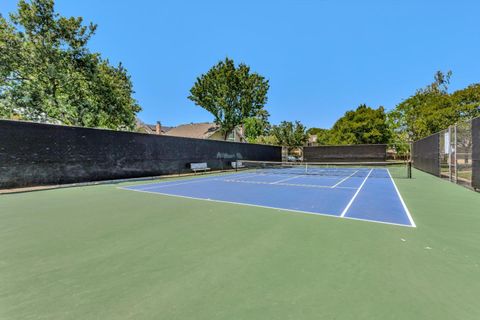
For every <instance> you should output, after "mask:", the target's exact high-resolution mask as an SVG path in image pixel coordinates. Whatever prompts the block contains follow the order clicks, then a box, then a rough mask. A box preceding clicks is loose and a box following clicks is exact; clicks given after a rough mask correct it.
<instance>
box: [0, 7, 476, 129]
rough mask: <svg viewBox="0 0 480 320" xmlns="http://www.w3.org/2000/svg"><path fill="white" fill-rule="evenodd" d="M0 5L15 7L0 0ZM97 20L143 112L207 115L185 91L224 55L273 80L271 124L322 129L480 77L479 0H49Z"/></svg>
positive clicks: (166, 120) (166, 116)
mask: <svg viewBox="0 0 480 320" xmlns="http://www.w3.org/2000/svg"><path fill="white" fill-rule="evenodd" d="M1 2H2V3H1V4H0V10H1V12H2V14H5V13H6V12H8V11H12V10H13V9H15V7H16V1H14V0H1ZM57 11H59V12H61V13H62V14H63V15H68V16H82V17H84V18H85V20H86V21H92V22H94V23H97V24H98V25H99V27H98V31H97V34H96V36H95V37H94V38H93V40H92V42H91V43H90V48H91V49H92V50H93V51H97V52H101V53H102V55H103V56H104V57H108V58H109V59H110V61H111V62H113V63H118V62H120V61H121V62H122V63H123V64H124V65H125V66H126V68H127V69H128V70H129V72H130V74H131V76H132V80H133V83H134V87H135V91H136V94H135V97H136V99H137V100H138V101H139V103H140V105H141V106H142V107H143V111H142V112H141V113H140V118H141V119H143V120H144V121H146V122H151V123H153V122H155V121H156V120H160V121H161V122H162V124H164V125H177V124H180V123H188V122H200V121H211V120H212V116H211V115H210V114H209V113H208V112H206V111H204V110H203V109H201V108H200V107H198V106H195V105H194V104H193V103H192V102H191V101H190V100H188V99H187V96H188V93H189V89H190V88H191V86H192V85H193V83H194V82H195V79H196V77H197V76H198V75H200V74H201V73H204V72H206V71H208V69H209V68H210V67H211V66H212V65H214V64H215V63H216V62H217V61H219V60H221V59H223V58H225V57H226V56H228V57H231V58H233V59H234V60H235V61H236V62H245V63H246V64H248V65H250V66H251V68H252V69H253V70H254V71H256V72H258V73H260V74H262V75H264V76H265V77H267V78H268V79H269V80H270V86H271V88H270V91H269V94H268V96H269V102H268V105H267V106H268V108H267V109H268V111H269V112H270V114H271V122H273V123H278V122H280V121H282V120H300V121H302V122H303V123H304V124H306V125H307V126H308V127H313V126H316V127H326V128H328V127H331V125H332V124H333V123H334V122H335V120H336V119H337V118H338V117H340V116H341V115H343V113H344V112H345V111H347V110H349V109H353V108H355V107H356V106H358V105H359V104H361V103H366V104H368V105H370V106H372V107H377V106H379V105H383V106H385V107H386V108H387V109H391V108H393V107H394V106H395V105H396V104H397V103H398V102H400V101H401V100H402V99H404V98H407V97H408V96H409V95H411V94H413V93H414V92H415V90H416V89H417V88H420V87H423V86H425V85H426V84H428V83H429V82H431V80H432V78H433V74H434V72H435V71H436V70H444V71H446V70H452V71H453V79H452V84H451V89H452V90H455V89H458V88H461V87H464V86H466V85H468V84H471V83H475V82H480V19H479V13H480V1H478V0H471V1H461V0H460V1H453V0H449V1H442V0H430V1H427V0H423V1H420V0H403V1H400V0H399V1H394V0H390V1H388V0H383V1H369V0H363V1H354V0H350V1H347V0H325V1H320V0H318V1H314V0H310V1H308V0H297V1H294V0H289V1H261V0H257V1H249V0H247V1H244V0H242V1H240V0H237V1H225V0H224V1H207V0H204V1H193V0H192V1H179V0H177V1H170V0H162V1H153V0H151V1H146V0H136V1H113V0H110V1H106V0H95V1H93V0H82V1H71V0H57Z"/></svg>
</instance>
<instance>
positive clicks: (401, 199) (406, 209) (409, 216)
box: [387, 170, 417, 228]
mask: <svg viewBox="0 0 480 320" xmlns="http://www.w3.org/2000/svg"><path fill="white" fill-rule="evenodd" d="M387 172H388V175H389V177H390V180H392V183H393V186H394V187H395V191H397V195H398V198H399V199H400V202H401V203H402V206H403V209H404V210H405V213H406V214H407V217H408V220H410V224H411V225H412V227H414V228H416V227H417V225H416V224H415V222H414V221H413V218H412V215H411V214H410V211H409V210H408V208H407V205H406V204H405V201H403V198H402V195H401V194H400V191H399V190H398V188H397V185H396V184H395V180H393V178H392V175H391V174H390V171H389V170H387Z"/></svg>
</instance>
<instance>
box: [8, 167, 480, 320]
mask: <svg viewBox="0 0 480 320" xmlns="http://www.w3.org/2000/svg"><path fill="white" fill-rule="evenodd" d="M396 183H397V185H398V188H399V189H400V192H401V194H402V195H403V197H404V200H405V202H406V204H407V206H408V208H409V209H410V211H411V214H412V216H413V219H414V220H415V223H416V225H417V228H407V227H401V226H392V225H384V224H378V223H370V222H364V221H354V220H347V219H339V218H332V217H324V216H315V215H308V214H302V213H294V212H286V211H280V210H275V209H266V208H256V207H249V206H242V205H235V204H227V203H214V202H209V201H201V200H193V199H181V198H174V197H169V196H162V195H158V194H149V193H139V192H131V191H128V190H122V189H118V188H117V187H118V186H125V185H130V184H132V183H123V184H116V185H115V184H111V185H99V186H88V187H75V188H64V189H56V190H47V191H37V192H30V193H21V194H10V195H0V221H1V223H0V230H1V231H0V319H50V320H51V319H208V320H213V319H262V320H265V319H357V320H358V319H382V320H384V319H437V320H438V319H463V320H466V319H480V303H479V301H480V298H479V297H480V194H478V193H475V192H473V191H470V190H467V189H465V188H463V187H460V186H456V185H454V184H451V183H449V182H446V181H442V180H440V179H438V178H435V177H432V176H429V175H427V174H424V173H422V172H419V171H414V179H398V180H396Z"/></svg>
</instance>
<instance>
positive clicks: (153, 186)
mask: <svg viewBox="0 0 480 320" xmlns="http://www.w3.org/2000/svg"><path fill="white" fill-rule="evenodd" d="M245 175H247V177H250V175H251V174H247V173H244V174H241V176H242V177H241V178H242V179H243V178H244V177H245ZM218 177H219V176H213V177H210V178H203V177H201V178H193V179H192V178H190V179H185V180H177V181H178V182H176V183H168V182H175V180H169V181H161V182H154V183H147V184H139V185H134V186H135V187H140V188H142V190H148V189H156V188H165V187H174V186H180V185H184V184H191V183H198V182H202V181H213V180H217V179H218ZM131 187H133V186H131Z"/></svg>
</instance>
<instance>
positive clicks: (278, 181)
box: [269, 175, 303, 184]
mask: <svg viewBox="0 0 480 320" xmlns="http://www.w3.org/2000/svg"><path fill="white" fill-rule="evenodd" d="M302 176H303V175H297V176H293V177H290V178H285V179H280V180H277V181H274V182H270V183H269V184H279V183H281V182H285V181H288V180H293V179H296V178H300V177H302Z"/></svg>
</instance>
